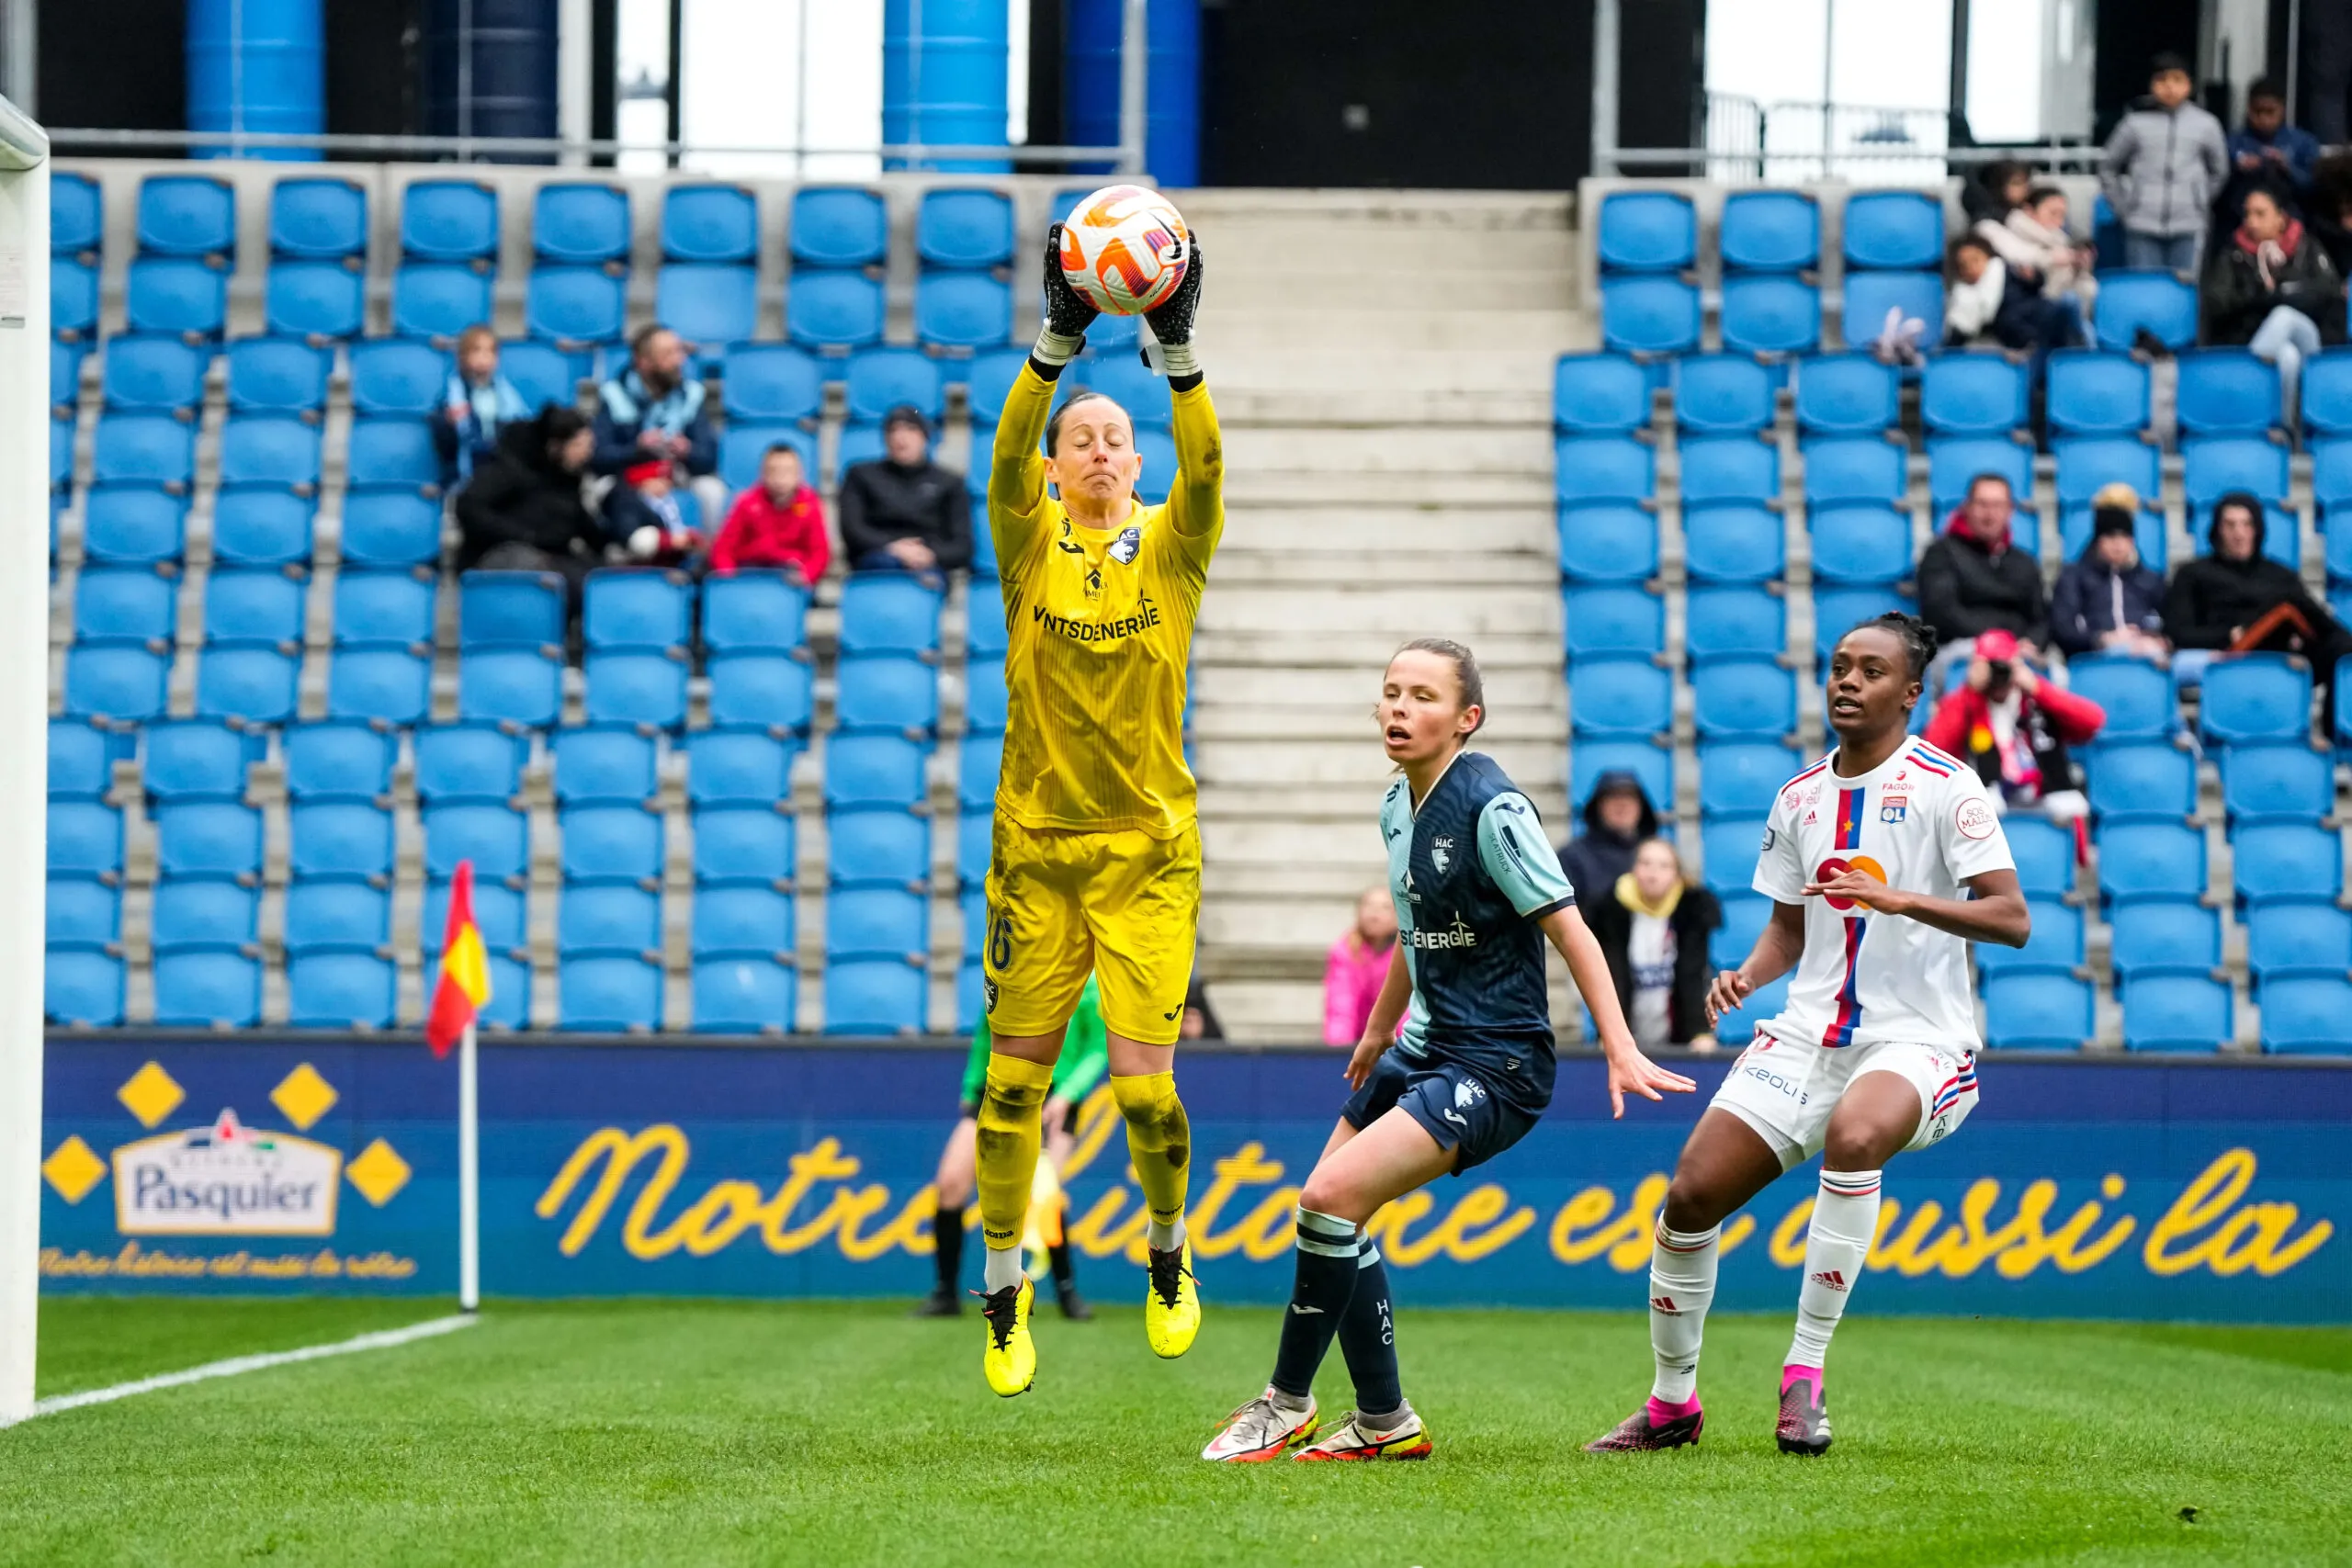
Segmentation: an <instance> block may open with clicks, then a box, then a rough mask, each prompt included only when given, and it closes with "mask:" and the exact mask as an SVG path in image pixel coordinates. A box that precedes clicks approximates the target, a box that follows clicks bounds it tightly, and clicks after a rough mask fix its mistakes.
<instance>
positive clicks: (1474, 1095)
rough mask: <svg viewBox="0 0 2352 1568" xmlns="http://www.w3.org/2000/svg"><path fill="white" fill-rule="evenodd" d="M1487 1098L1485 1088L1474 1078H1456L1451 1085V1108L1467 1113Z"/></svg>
mask: <svg viewBox="0 0 2352 1568" xmlns="http://www.w3.org/2000/svg"><path fill="white" fill-rule="evenodd" d="M1486 1098H1487V1086H1486V1085H1485V1084H1482V1083H1480V1082H1479V1081H1478V1080H1477V1079H1476V1078H1457V1079H1455V1080H1454V1084H1453V1107H1454V1109H1455V1110H1457V1111H1467V1110H1469V1109H1470V1108H1471V1107H1472V1106H1474V1105H1476V1104H1477V1103H1478V1102H1479V1101H1480V1100H1484V1099H1486Z"/></svg>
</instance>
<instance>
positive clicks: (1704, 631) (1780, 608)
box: [1684, 586, 1789, 660]
mask: <svg viewBox="0 0 2352 1568" xmlns="http://www.w3.org/2000/svg"><path fill="white" fill-rule="evenodd" d="M1689 604H1690V616H1689V631H1688V635H1687V636H1686V637H1685V638H1684V650H1685V651H1686V652H1687V653H1689V655H1690V656H1691V658H1692V659H1693V660H1707V659H1725V658H1755V659H1778V658H1780V657H1781V655H1782V654H1784V653H1786V652H1787V651H1788V647H1789V615H1788V604H1787V602H1786V601H1785V600H1783V599H1782V598H1781V595H1780V594H1778V593H1775V592H1770V591H1769V590H1767V589H1764V588H1758V587H1748V586H1722V587H1712V588H1692V589H1691V590H1690V592H1689Z"/></svg>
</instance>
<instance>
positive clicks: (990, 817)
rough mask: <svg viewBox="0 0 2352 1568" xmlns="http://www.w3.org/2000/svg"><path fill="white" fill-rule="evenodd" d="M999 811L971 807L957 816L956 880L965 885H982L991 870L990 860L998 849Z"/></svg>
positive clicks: (960, 884)
mask: <svg viewBox="0 0 2352 1568" xmlns="http://www.w3.org/2000/svg"><path fill="white" fill-rule="evenodd" d="M995 831H996V814H995V813H994V812H989V811H967V812H966V813H964V815H962V816H961V817H958V818H956V883H957V884H958V885H959V886H964V887H978V886H980V884H981V881H982V879H983V878H985V877H986V876H987V875H988V874H989V860H990V859H991V858H993V856H994V853H995V850H994V845H993V840H994V838H995Z"/></svg>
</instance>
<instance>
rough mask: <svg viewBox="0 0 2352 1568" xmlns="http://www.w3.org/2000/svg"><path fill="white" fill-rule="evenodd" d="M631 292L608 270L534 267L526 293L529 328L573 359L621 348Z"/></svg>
mask: <svg viewBox="0 0 2352 1568" xmlns="http://www.w3.org/2000/svg"><path fill="white" fill-rule="evenodd" d="M627 289H628V284H627V280H626V279H624V278H620V277H616V276H613V275H612V274H611V273H609V272H606V271H605V269H604V268H602V267H596V266H544V265H543V266H537V267H534V268H532V269H531V279H530V282H529V283H528V284H526V285H525V287H524V292H523V325H524V328H525V330H526V331H527V332H528V333H530V334H531V335H532V336H533V337H535V338H541V339H544V340H545V341H547V342H548V343H552V344H556V345H557V346H558V347H560V348H564V349H567V350H570V351H571V352H573V353H578V352H580V351H582V350H584V349H592V348H594V347H597V346H598V345H600V344H610V343H617V342H618V341H619V340H620V335H621V311H622V305H623V297H624V295H625V294H626V293H627Z"/></svg>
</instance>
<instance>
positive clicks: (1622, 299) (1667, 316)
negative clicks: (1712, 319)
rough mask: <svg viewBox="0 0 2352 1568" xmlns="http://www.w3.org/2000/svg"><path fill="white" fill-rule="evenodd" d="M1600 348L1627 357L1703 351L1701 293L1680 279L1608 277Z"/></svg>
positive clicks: (1603, 289)
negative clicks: (1700, 333)
mask: <svg viewBox="0 0 2352 1568" xmlns="http://www.w3.org/2000/svg"><path fill="white" fill-rule="evenodd" d="M1600 343H1601V346H1602V347H1603V348H1607V349H1611V350H1613V351H1616V352H1618V353H1623V354H1688V353H1690V352H1691V351H1692V350H1694V349H1696V348H1697V347H1698V346H1699V289H1698V287H1697V286H1696V285H1695V284H1690V283H1685V282H1683V281H1682V280H1681V279H1680V278H1679V277H1641V276H1634V277H1603V278H1602V279H1601V282H1600Z"/></svg>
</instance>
